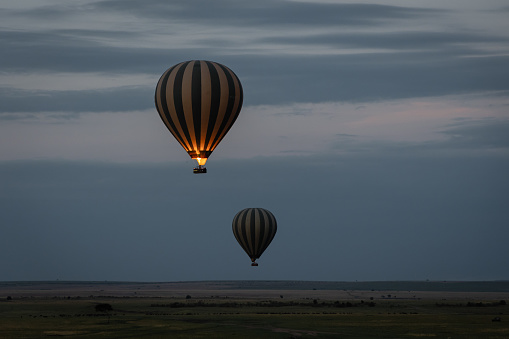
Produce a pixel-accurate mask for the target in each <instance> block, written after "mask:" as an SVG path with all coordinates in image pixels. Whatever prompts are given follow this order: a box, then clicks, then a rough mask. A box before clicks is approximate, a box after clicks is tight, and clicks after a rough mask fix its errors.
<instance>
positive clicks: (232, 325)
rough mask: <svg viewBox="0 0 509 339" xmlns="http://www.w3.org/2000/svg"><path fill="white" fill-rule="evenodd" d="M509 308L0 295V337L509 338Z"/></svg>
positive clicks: (412, 302)
mask: <svg viewBox="0 0 509 339" xmlns="http://www.w3.org/2000/svg"><path fill="white" fill-rule="evenodd" d="M101 303H102V304H104V303H106V304H110V305H111V306H112V308H113V310H111V311H108V312H101V311H97V310H96V305H98V304H101ZM469 303H470V304H469ZM508 314H509V306H507V305H504V304H503V303H501V302H500V301H493V302H488V301H483V302H482V305H481V304H480V303H474V302H460V301H457V300H456V301H454V303H450V304H448V303H445V302H443V301H439V302H437V301H433V300H420V301H419V300H384V301H377V302H374V304H373V302H368V301H355V302H352V301H318V300H316V301H315V300H307V301H288V300H286V301H282V300H281V299H280V300H256V299H244V298H242V299H232V298H228V299H217V298H207V299H204V298H202V299H199V300H194V299H185V298H184V299H177V298H169V299H167V298H133V297H129V298H95V297H92V298H71V299H66V298H63V299H62V298H52V299H37V298H33V299H32V298H27V299H21V300H16V299H13V300H5V301H2V302H0V315H1V317H0V337H1V338H41V337H47V336H62V337H79V338H164V337H167V338H169V337H171V338H263V337H265V338H292V337H294V338H414V337H434V338H508V337H509V315H508ZM495 317H500V319H501V321H492V320H493V319H494V318H495Z"/></svg>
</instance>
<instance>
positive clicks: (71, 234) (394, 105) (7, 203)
mask: <svg viewBox="0 0 509 339" xmlns="http://www.w3.org/2000/svg"><path fill="white" fill-rule="evenodd" d="M508 14H509V6H508V5H507V2H506V1H502V0H487V1H483V2H478V1H463V0H461V1H459V0H456V1H447V2H443V1H424V0H418V1H413V2H408V1H397V0H394V1H391V0H389V1H356V2H355V3H348V2H346V1H332V0H331V1H281V0H277V1H274V0H271V1H269V0H261V1H256V2H253V1H227V0H217V1H214V2H210V1H205V0H197V1H189V0H185V1H184V0H172V1H165V0H148V1H144V2H143V6H140V2H138V1H131V0H122V1H120V0H109V1H106V0H99V1H89V0H82V1H73V2H72V3H68V2H66V3H65V4H64V3H63V2H61V1H51V0H43V1H35V0H33V1H23V2H14V1H0V42H1V45H2V49H1V50H0V235H1V237H2V238H3V239H4V245H3V246H1V247H0V263H1V264H2V265H3V267H4V268H5V267H6V268H7V269H4V270H2V273H0V281H7V280H55V279H60V280H110V281H111V280H130V281H183V280H230V279H264V280H279V279H283V280H293V279H295V280H340V281H354V280H424V279H430V280H500V279H505V280H507V279H509V271H508V270H507V269H506V268H507V267H509V247H508V246H507V239H509V227H508V226H509V208H508V206H509V175H508V174H507V173H509V33H508V32H509V23H508V21H507V15H508ZM191 59H204V60H211V61H216V62H219V63H222V64H224V65H226V66H228V67H229V68H231V69H232V70H233V71H234V72H235V73H236V74H237V76H238V77H239V79H240V81H241V82H242V86H243V89H244V104H243V108H242V111H241V113H240V115H239V118H238V119H237V121H236V123H235V125H234V126H233V127H232V129H231V130H230V132H229V133H228V135H227V136H226V137H225V138H224V140H223V141H222V142H221V144H220V145H219V146H218V147H217V149H216V150H215V151H214V153H213V154H212V156H211V157H210V159H209V161H208V162H207V169H208V173H207V174H205V175H193V173H192V168H193V167H194V166H195V161H194V160H191V159H190V158H189V156H188V155H187V154H186V152H185V151H184V150H183V149H182V148H181V147H180V145H179V144H178V142H177V141H176V140H175V139H174V138H173V137H172V136H171V134H170V133H169V132H168V131H167V129H166V127H165V126H164V124H163V123H162V121H161V119H160V118H159V115H158V113H157V111H156V109H155V106H154V90H155V86H156V84H157V81H158V79H159V77H160V76H161V74H162V73H163V72H164V71H165V70H166V69H167V68H169V67H170V66H172V65H174V64H176V63H179V62H181V61H186V60H191ZM248 207H261V208H265V209H268V210H270V211H271V212H272V213H273V214H274V216H275V217H276V219H277V221H278V232H277V234H276V236H275V238H274V240H273V241H272V243H271V245H270V246H269V248H268V249H267V250H266V252H265V253H264V254H263V255H262V257H261V258H260V259H259V260H258V262H259V264H260V266H258V267H251V266H250V259H249V258H248V256H247V255H246V254H245V253H244V252H243V250H242V249H241V248H240V246H239V245H238V244H237V243H236V240H235V238H234V236H233V233H232V228H231V223H232V219H233V217H234V216H235V214H236V213H237V212H238V211H240V210H242V209H244V208H248Z"/></svg>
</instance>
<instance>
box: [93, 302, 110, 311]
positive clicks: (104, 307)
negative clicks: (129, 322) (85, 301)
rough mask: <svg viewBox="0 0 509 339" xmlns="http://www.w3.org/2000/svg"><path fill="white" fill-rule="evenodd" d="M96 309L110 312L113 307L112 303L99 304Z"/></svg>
mask: <svg viewBox="0 0 509 339" xmlns="http://www.w3.org/2000/svg"><path fill="white" fill-rule="evenodd" d="M95 310H96V311H97V312H108V311H113V307H111V305H110V304H97V305H95Z"/></svg>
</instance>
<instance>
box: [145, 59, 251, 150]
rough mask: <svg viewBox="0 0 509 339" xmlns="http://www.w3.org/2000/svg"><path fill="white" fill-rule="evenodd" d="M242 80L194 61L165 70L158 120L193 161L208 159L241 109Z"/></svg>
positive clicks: (160, 85)
mask: <svg viewBox="0 0 509 339" xmlns="http://www.w3.org/2000/svg"><path fill="white" fill-rule="evenodd" d="M242 101H243V92H242V85H241V83H240V80H239V78H238V77H237V76H236V75H235V73H233V72H232V70H230V69H229V68H228V67H226V66H224V65H221V64H218V63H216V62H211V61H203V60H192V61H186V62H182V63H179V64H177V65H175V66H173V67H171V68H169V69H168V70H166V71H165V72H164V73H163V75H162V76H161V78H160V79H159V82H158V83H157V87H156V91H155V105H156V108H157V111H158V112H159V116H160V117H161V119H162V120H163V122H164V124H165V125H166V127H167V128H168V130H169V131H170V132H171V134H173V136H174V137H175V139H177V141H178V142H179V143H180V145H182V147H183V148H184V149H185V150H186V151H187V153H188V154H189V155H190V156H191V158H193V159H195V158H208V157H209V156H210V154H211V153H212V151H214V149H215V148H216V147H217V145H218V144H219V142H220V141H221V140H222V139H223V138H224V136H225V135H226V133H228V131H229V130H230V128H231V127H232V125H233V123H234V122H235V120H236V119H237V117H238V115H239V113H240V110H241V108H242Z"/></svg>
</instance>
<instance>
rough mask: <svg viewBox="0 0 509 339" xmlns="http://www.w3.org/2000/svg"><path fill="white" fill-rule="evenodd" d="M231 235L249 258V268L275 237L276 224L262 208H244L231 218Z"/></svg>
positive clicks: (272, 217)
mask: <svg viewBox="0 0 509 339" xmlns="http://www.w3.org/2000/svg"><path fill="white" fill-rule="evenodd" d="M232 229H233V235H234V236H235V238H236V239H237V241H238V242H239V244H240V246H241V247H242V248H243V249H244V251H246V253H247V255H248V256H249V257H250V258H251V261H252V263H251V266H258V264H257V263H256V262H255V261H256V259H258V258H259V257H260V256H261V255H262V253H263V252H264V251H265V250H266V249H267V247H268V246H269V244H270V243H271V241H272V239H274V236H275V235H276V231H277V222H276V218H275V217H274V215H273V214H272V213H271V212H269V211H267V210H266V209H263V208H246V209H243V210H242V211H240V212H239V213H237V214H236V215H235V217H234V218H233V223H232Z"/></svg>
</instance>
